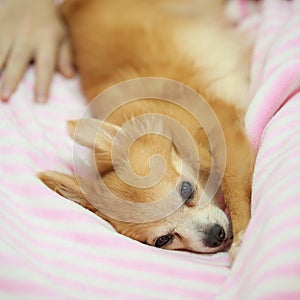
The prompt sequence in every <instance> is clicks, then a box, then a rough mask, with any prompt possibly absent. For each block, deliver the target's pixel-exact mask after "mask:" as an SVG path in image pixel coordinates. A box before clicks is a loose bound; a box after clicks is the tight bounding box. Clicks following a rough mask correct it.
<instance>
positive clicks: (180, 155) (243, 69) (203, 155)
mask: <svg viewBox="0 0 300 300" xmlns="http://www.w3.org/2000/svg"><path fill="white" fill-rule="evenodd" d="M225 2H226V1H221V0H215V1H211V0H202V1H201V0H152V1H143V0H113V1H112V0H66V1H64V3H63V4H62V6H61V11H62V14H63V17H64V18H65V20H66V23H67V25H68V26H69V31H70V35H71V39H72V44H73V48H74V54H75V60H76V65H77V68H78V71H79V74H80V79H81V84H82V89H83V92H84V94H85V96H86V98H87V101H88V102H89V103H91V101H92V100H93V99H94V98H95V97H96V96H97V95H98V94H99V93H100V92H103V91H104V90H105V89H107V88H109V87H111V86H112V85H114V84H117V83H120V82H124V81H126V80H131V79H135V78H142V77H153V78H168V79H171V80H173V81H176V82H180V83H183V84H184V85H186V86H188V87H190V88H192V89H193V90H195V91H196V92H198V93H199V94H201V95H202V96H203V97H204V98H205V100H206V101H207V103H208V104H209V107H210V109H211V110H212V111H213V113H214V115H215V116H216V119H217V122H216V120H213V119H209V120H208V123H209V127H210V128H211V129H212V130H211V132H212V133H213V132H214V130H215V127H217V126H218V124H220V126H221V128H222V131H223V135H224V141H225V144H226V149H214V150H213V151H212V149H211V144H210V142H209V136H208V134H207V132H206V130H205V128H204V127H203V126H202V125H201V124H199V122H198V120H197V119H196V118H195V115H194V114H193V112H191V111H188V110H187V109H185V108H184V107H182V106H181V105H178V104H176V103H170V102H166V101H164V100H163V99H154V98H151V97H150V98H144V99H139V100H135V101H131V102H128V103H125V104H124V105H120V106H118V107H116V108H115V109H114V110H113V111H112V112H111V113H110V114H109V115H108V117H107V118H106V119H105V120H100V118H101V117H100V115H101V114H100V113H99V112H100V111H101V110H102V109H105V108H103V107H102V106H101V105H103V102H102V104H101V105H100V104H98V103H97V102H95V103H93V105H91V114H92V116H93V117H94V118H93V119H84V120H78V121H70V122H69V123H68V129H69V133H70V135H71V136H72V137H73V138H74V139H75V141H76V142H77V143H79V144H81V145H83V146H85V147H87V148H90V149H91V151H92V153H93V155H92V156H91V159H93V160H94V161H95V164H96V172H97V175H98V176H100V177H101V182H102V184H99V183H98V181H94V179H92V180H91V179H89V180H85V179H84V178H83V177H81V178H80V179H78V178H77V179H76V178H75V177H74V176H70V175H66V174H62V173H59V172H54V171H46V172H42V173H40V174H39V178H40V179H41V180H42V181H43V182H44V183H45V184H46V185H47V186H48V187H50V188H51V189H53V190H54V191H55V192H57V193H59V194H60V195H62V196H64V197H65V198H67V199H70V200H73V201H75V202H76V203H79V204H80V205H82V206H83V207H85V208H87V209H89V210H91V211H92V212H94V213H96V214H97V215H99V216H100V217H102V218H104V219H105V220H107V221H108V222H109V223H111V224H112V225H113V226H114V227H115V229H116V230H117V231H118V232H120V233H121V234H124V235H126V236H128V237H130V238H133V239H135V240H138V241H140V242H142V243H146V244H149V245H153V246H156V247H159V248H165V249H173V250H179V249H180V250H189V251H193V252H199V253H215V252H217V251H223V250H225V249H227V248H228V246H229V245H230V244H231V242H232V237H233V243H232V245H231V250H230V252H231V255H232V257H233V258H234V257H235V255H236V253H237V250H238V248H239V246H240V243H241V240H242V236H243V233H244V231H245V229H246V226H247V224H248V222H249V219H250V198H251V178H252V171H253V164H254V155H253V152H252V150H251V147H250V144H249V142H248V139H247V136H246V134H245V130H244V115H245V111H246V108H247V105H248V97H247V95H248V86H249V72H248V71H249V61H250V52H251V51H250V47H249V43H248V42H247V39H246V38H245V37H244V36H243V35H242V34H241V33H239V32H237V31H236V29H235V28H234V27H233V26H232V24H230V22H229V21H228V19H227V18H226V16H225V14H224V11H225V8H224V5H225ZM163 82H164V81H163ZM152 88H154V89H160V90H161V91H162V92H163V91H166V90H168V87H167V85H165V84H164V83H162V84H158V85H157V86H154V87H152ZM119 96H120V97H122V95H121V94H120V95H119ZM185 101H186V102H189V101H190V99H189V98H188V96H187V98H186V99H185ZM195 110H196V107H195ZM155 114H159V115H160V116H166V117H167V118H168V120H169V119H172V120H176V122H177V123H178V124H180V126H182V127H184V128H185V129H186V130H187V132H188V134H184V133H182V132H181V133H179V130H178V129H177V127H176V126H175V125H174V124H173V123H172V122H171V123H170V122H168V121H166V120H165V119H163V118H160V119H157V118H156V117H155V116H154V115H155ZM142 116H143V117H144V116H146V118H144V119H139V117H142ZM132 120H133V122H132V124H133V126H131V127H130V130H129V131H128V130H122V127H124V126H125V125H126V124H127V123H128V122H129V121H132ZM145 132H148V134H144V133H145ZM155 132H156V133H155ZM157 132H158V133H157ZM211 132H210V133H209V134H211ZM117 136H118V137H119V139H117ZM133 136H138V138H136V139H135V140H134V142H130V143H129V144H130V147H129V148H128V149H127V148H126V149H125V147H124V144H126V142H127V141H129V139H130V138H132V137H133ZM187 136H189V138H191V139H192V141H193V143H194V145H195V149H196V153H197V157H198V159H196V160H195V159H191V154H190V152H189V151H191V149H190V146H189V143H187V142H186V140H187ZM175 139H176V140H177V142H176V143H175ZM178 143H179V144H178ZM178 145H180V146H178ZM179 148H182V149H183V150H182V149H181V150H180V149H179ZM113 149H114V150H113ZM179 150H180V151H179ZM225 150H226V151H225ZM222 153H223V154H224V157H225V160H226V165H225V166H224V176H222V175H223V174H221V173H222V172H221V171H220V168H221V166H220V165H218V163H217V164H214V162H215V161H218V158H220V157H221V156H222V155H223V154H222ZM155 155H159V156H160V158H162V159H163V167H164V175H163V176H162V177H160V179H159V180H156V181H155V180H154V181H153V180H150V179H149V178H150V177H151V176H149V174H150V175H151V172H154V173H155V172H156V173H159V172H160V166H161V165H162V164H161V163H157V164H151V159H152V158H153V157H154V156H155ZM198 163H200V165H201V167H200V169H199V170H197V171H196V172H195V168H194V167H195V165H197V164H198ZM128 169H130V171H131V172H133V173H134V174H135V175H136V176H137V177H139V178H143V179H145V180H144V181H146V183H147V184H146V185H144V183H145V182H144V183H143V184H140V185H139V184H138V183H137V182H138V180H137V181H136V184H131V183H130V182H129V181H128V180H124V178H125V179H126V178H129V177H130V176H129V175H128V174H129V173H128ZM211 172H215V174H217V177H218V176H220V177H222V178H220V188H219V189H218V191H217V192H216V193H215V194H213V195H210V196H209V198H210V200H211V201H207V202H206V203H205V205H203V202H201V201H202V200H201V199H202V196H203V194H205V193H206V189H205V186H206V184H207V182H208V179H209V176H210V174H211ZM121 173H122V174H123V175H122V176H120V174H121ZM126 176H127V177H126ZM147 178H148V179H149V180H148V182H147ZM80 183H82V184H80ZM82 185H86V186H89V189H90V190H91V191H92V194H93V197H92V198H93V199H90V198H89V196H88V193H86V192H84V191H83V189H84V188H82ZM99 186H101V187H100V188H99ZM103 186H106V187H107V189H105V188H103ZM107 190H109V191H110V192H107ZM168 195H171V198H170V199H171V202H172V201H174V203H175V202H176V203H181V205H179V206H178V207H176V209H172V210H171V211H169V212H168V213H163V214H160V212H161V210H160V209H158V210H157V209H155V208H154V207H152V208H151V206H149V207H148V206H147V207H148V209H146V210H145V209H144V210H143V213H142V214H140V216H141V217H139V218H138V219H135V218H134V215H135V214H136V215H138V214H139V209H142V208H141V207H142V206H141V205H140V204H143V205H144V206H145V204H147V205H148V204H151V203H154V202H155V201H157V200H159V199H162V198H164V197H166V196H168ZM116 198H118V199H120V198H121V199H124V203H125V202H126V203H127V204H128V205H129V204H134V205H132V206H130V205H129V206H126V205H127V204H126V205H125V204H124V205H125V206H123V205H122V204H120V203H119V202H116V201H115V200H116ZM171 202H170V203H171ZM112 203H114V204H112ZM115 203H119V204H118V205H115ZM107 206H111V207H110V208H111V209H113V210H114V212H115V215H114V216H113V215H111V214H109V213H107V212H106V211H105V209H107ZM101 208H102V209H101ZM110 208H109V209H110ZM116 215H118V216H117V217H116ZM143 216H144V219H143ZM151 216H153V218H151Z"/></svg>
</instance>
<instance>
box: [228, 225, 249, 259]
mask: <svg viewBox="0 0 300 300" xmlns="http://www.w3.org/2000/svg"><path fill="white" fill-rule="evenodd" d="M244 234H245V231H244V230H243V231H241V232H239V233H238V235H237V236H236V237H234V239H233V242H232V245H231V247H230V250H229V254H230V257H231V263H233V262H234V261H235V258H236V256H237V254H238V252H239V250H240V247H241V245H242V241H243V237H244Z"/></svg>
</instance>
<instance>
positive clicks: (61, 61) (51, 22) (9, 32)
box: [0, 0, 74, 103]
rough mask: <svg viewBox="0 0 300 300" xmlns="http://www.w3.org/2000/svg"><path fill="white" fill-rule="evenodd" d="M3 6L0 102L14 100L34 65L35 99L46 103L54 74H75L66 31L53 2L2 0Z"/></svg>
mask: <svg viewBox="0 0 300 300" xmlns="http://www.w3.org/2000/svg"><path fill="white" fill-rule="evenodd" d="M0 5H1V9H0V72H2V76H3V77H2V80H1V82H2V83H1V87H0V99H1V100H2V101H4V102H6V101H8V100H9V99H10V98H11V96H12V95H13V93H14V92H15V91H16V89H17V87H18V84H19V83H20V81H21V79H22V77H23V75H24V73H25V71H26V69H27V67H28V65H29V64H30V63H31V62H32V61H33V62H34V64H35V75H36V77H35V78H36V79H35V90H34V95H35V96H34V98H35V101H36V102H40V103H43V102H46V101H47V99H48V96H49V89H50V84H51V80H52V77H53V73H54V72H55V71H56V70H58V71H59V72H60V73H61V74H62V75H63V76H64V77H67V78H70V77H72V76H73V74H74V68H73V63H72V55H71V54H72V53H71V47H70V42H69V38H68V34H67V30H66V28H65V26H64V24H63V22H62V20H61V18H60V15H59V13H58V11H57V9H56V6H55V3H54V0H3V1H2V3H0Z"/></svg>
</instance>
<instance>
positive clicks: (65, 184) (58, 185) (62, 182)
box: [37, 171, 96, 212]
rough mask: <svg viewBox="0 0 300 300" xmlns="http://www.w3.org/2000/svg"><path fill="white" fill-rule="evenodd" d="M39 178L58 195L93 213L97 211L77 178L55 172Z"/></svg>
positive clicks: (41, 174)
mask: <svg viewBox="0 0 300 300" xmlns="http://www.w3.org/2000/svg"><path fill="white" fill-rule="evenodd" d="M37 176H38V178H39V179H40V180H41V181H42V182H43V183H44V184H45V185H47V186H48V187H49V188H50V189H51V190H53V191H54V192H56V193H57V194H59V195H61V196H63V197H65V198H67V199H69V200H72V201H74V202H76V203H78V204H80V205H81V206H83V207H84V208H86V209H88V210H90V211H92V212H95V211H96V208H95V207H93V206H92V205H91V204H90V203H89V202H88V201H87V199H86V198H85V196H84V194H83V193H82V191H81V189H80V186H79V184H78V182H77V180H76V178H75V177H72V176H69V175H67V174H63V173H59V172H55V171H45V172H40V173H38V175H37Z"/></svg>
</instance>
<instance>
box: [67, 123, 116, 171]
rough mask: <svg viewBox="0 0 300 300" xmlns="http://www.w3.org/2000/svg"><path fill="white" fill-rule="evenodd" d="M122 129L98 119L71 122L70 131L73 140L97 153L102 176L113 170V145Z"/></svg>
mask: <svg viewBox="0 0 300 300" xmlns="http://www.w3.org/2000/svg"><path fill="white" fill-rule="evenodd" d="M119 129H120V127H119V126H117V125H114V124H112V123H109V122H103V121H101V120H98V119H92V118H91V119H81V120H78V121H69V122H68V130H69V134H70V136H71V137H73V139H74V140H75V141H76V142H77V143H79V144H81V145H83V146H85V147H88V148H90V149H94V151H95V159H96V164H97V167H98V171H99V172H100V174H104V173H106V172H108V171H111V170H112V169H113V163H112V155H111V150H112V144H113V141H114V138H115V136H116V134H117V133H118V131H119Z"/></svg>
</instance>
